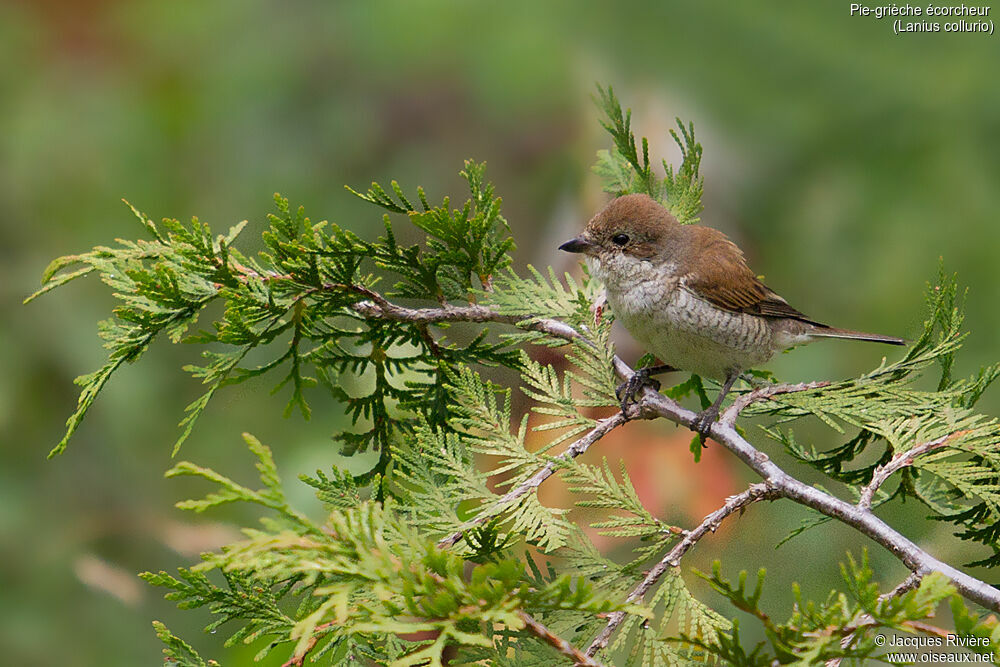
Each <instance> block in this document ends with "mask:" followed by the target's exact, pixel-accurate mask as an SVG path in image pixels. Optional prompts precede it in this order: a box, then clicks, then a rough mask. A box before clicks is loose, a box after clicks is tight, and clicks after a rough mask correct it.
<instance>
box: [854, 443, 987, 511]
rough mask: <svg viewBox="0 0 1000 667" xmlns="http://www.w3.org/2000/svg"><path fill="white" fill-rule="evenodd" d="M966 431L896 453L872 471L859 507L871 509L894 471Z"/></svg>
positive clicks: (862, 491)
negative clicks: (881, 488) (876, 495)
mask: <svg viewBox="0 0 1000 667" xmlns="http://www.w3.org/2000/svg"><path fill="white" fill-rule="evenodd" d="M966 433H968V431H955V432H954V433H949V434H948V435H944V436H941V437H940V438H937V439H935V440H929V441H927V442H922V443H920V444H919V445H915V446H913V447H912V448H910V449H908V450H906V451H905V452H900V453H899V454H896V455H895V456H893V457H892V458H891V459H890V460H889V461H888V462H887V463H886V464H885V465H880V466H879V467H877V468H875V472H874V473H872V479H871V481H870V482H868V485H867V486H865V488H863V489H861V497H860V498H859V499H858V507H859V508H860V509H864V510H867V509H870V508H871V506H872V499H873V498H874V497H875V492H876V491H878V489H879V487H880V486H882V485H883V484H884V483H885V481H886V480H887V479H889V477H890V476H891V475H892V474H893V473H894V472H896V471H897V470H902V469H903V468H905V467H907V466H910V465H913V460H914V459H916V458H917V457H918V456H923V455H924V454H926V453H927V452H932V451H934V450H935V449H940V448H941V447H944V446H945V445H947V444H948V443H949V442H951V441H952V440H954V439H955V438H957V437H959V436H962V435H965V434H966Z"/></svg>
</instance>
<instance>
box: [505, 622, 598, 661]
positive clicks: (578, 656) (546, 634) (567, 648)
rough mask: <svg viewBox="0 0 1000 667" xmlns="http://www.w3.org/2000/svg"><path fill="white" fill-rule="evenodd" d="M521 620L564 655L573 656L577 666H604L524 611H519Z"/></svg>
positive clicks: (534, 633) (537, 635)
mask: <svg viewBox="0 0 1000 667" xmlns="http://www.w3.org/2000/svg"><path fill="white" fill-rule="evenodd" d="M518 615H519V616H520V617H521V620H522V621H524V627H525V628H526V629H527V630H529V631H530V632H531V633H532V634H533V635H535V636H536V637H538V638H539V639H542V640H543V641H544V642H545V643H547V644H548V645H549V646H552V647H553V648H555V649H556V650H557V651H559V652H560V653H562V654H563V655H565V656H567V657H569V658H573V660H575V661H576V665H577V667H579V666H581V665H582V666H583V667H604V663H601V662H598V661H597V660H594V658H592V657H591V656H589V655H585V654H584V653H582V652H581V651H580V650H579V649H578V648H576V647H575V646H573V645H572V644H570V643H569V642H568V641H566V640H565V639H563V638H562V637H560V636H559V635H557V634H555V633H553V632H552V631H551V630H549V629H548V628H547V627H545V626H544V625H542V624H541V623H539V622H538V621H536V620H535V619H534V618H532V617H531V616H529V615H528V614H526V613H524V612H523V611H521V612H518Z"/></svg>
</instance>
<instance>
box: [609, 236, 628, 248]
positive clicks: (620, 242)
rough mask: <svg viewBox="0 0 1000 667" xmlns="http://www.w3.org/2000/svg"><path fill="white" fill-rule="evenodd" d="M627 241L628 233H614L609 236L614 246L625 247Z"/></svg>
mask: <svg viewBox="0 0 1000 667" xmlns="http://www.w3.org/2000/svg"><path fill="white" fill-rule="evenodd" d="M628 241H629V239H628V234H615V235H614V236H612V237H611V242H612V243H614V244H615V245H616V246H621V247H625V246H626V245H628Z"/></svg>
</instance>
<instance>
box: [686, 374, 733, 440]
mask: <svg viewBox="0 0 1000 667" xmlns="http://www.w3.org/2000/svg"><path fill="white" fill-rule="evenodd" d="M739 377H740V373H739V371H729V373H728V374H727V375H726V381H725V382H724V383H723V384H722V389H720V390H719V395H718V396H717V397H716V399H715V402H714V403H712V405H710V406H709V407H707V408H705V409H704V410H702V411H701V412H699V413H698V415H697V416H696V417H695V418H694V421H693V422H691V430H692V431H697V432H698V438H699V439H700V440H701V444H702V446H704V445H705V437H706V436H708V431H709V429H711V428H712V423H713V422H714V421H715V420H716V419H718V418H719V409H720V408H721V407H722V401H723V399H724V398H725V397H726V394H728V393H729V390H730V389H732V388H733V384H734V383H735V382H736V380H738V379H739Z"/></svg>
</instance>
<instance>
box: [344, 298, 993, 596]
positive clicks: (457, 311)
mask: <svg viewBox="0 0 1000 667" xmlns="http://www.w3.org/2000/svg"><path fill="white" fill-rule="evenodd" d="M390 305H391V307H388V306H386V305H378V304H375V303H371V302H370V305H365V302H361V303H359V304H356V305H355V309H356V310H357V311H358V312H359V313H360V314H363V315H365V316H367V317H375V318H384V319H392V320H397V321H407V322H438V321H449V322H453V321H459V320H463V319H466V320H468V321H474V322H488V321H489V322H504V323H514V322H515V321H516V320H518V318H515V317H511V316H509V315H503V314H500V313H498V312H496V311H494V310H492V309H491V308H488V307H485V306H480V305H469V306H461V307H458V306H447V305H446V306H442V307H441V308H404V307H401V306H396V305H394V304H390ZM517 323H519V324H520V326H522V327H524V328H528V329H532V330H535V331H542V332H545V333H547V334H549V335H552V336H557V337H561V338H565V339H566V340H587V339H586V338H585V337H584V336H583V335H582V334H580V332H579V331H577V330H576V329H574V328H573V327H572V326H570V325H568V324H566V323H564V322H560V321H558V320H550V319H543V318H536V319H530V320H523V319H522V320H519V321H518V322H517ZM614 365H615V372H616V373H617V374H618V375H619V377H623V378H625V377H630V376H631V374H632V372H633V371H632V369H631V367H629V365H628V364H626V363H625V362H624V361H622V360H621V359H620V358H619V357H617V356H616V357H614ZM793 387H794V386H793ZM808 388H809V387H802V388H801V389H797V388H796V389H795V390H805V389H808ZM752 393H753V392H751V394H752ZM771 395H774V394H773V393H772V394H771ZM763 397H767V396H765V395H764V394H763V393H762V394H758V395H757V397H755V399H754V400H760V399H761V398H763ZM750 402H751V401H748V402H746V403H745V404H743V405H742V406H741V408H740V409H742V408H743V407H746V406H747V405H749V404H750ZM730 409H732V407H730ZM634 414H635V415H637V416H639V417H641V418H644V419H653V418H657V417H662V418H664V419H667V420H669V421H672V422H674V423H676V424H679V425H681V426H685V427H688V428H692V427H693V424H694V421H695V418H696V417H697V415H696V414H695V413H694V412H693V411H691V410H688V409H686V408H684V407H682V406H681V405H680V404H679V403H677V402H676V401H674V400H672V399H670V398H667V397H666V396H664V395H663V394H660V393H659V392H657V391H654V390H653V389H651V388H648V387H647V388H646V389H645V390H644V391H643V393H642V395H641V399H640V401H639V403H638V408H637V410H636V412H635V413H634ZM726 414H727V416H728V415H729V414H731V413H730V412H729V410H727V412H726ZM709 435H710V436H711V437H712V438H713V439H714V440H715V441H716V442H718V443H719V444H721V445H722V446H724V447H725V448H726V449H728V450H729V451H731V452H732V453H733V454H735V455H736V456H737V457H738V458H739V459H740V460H741V461H743V462H744V463H745V464H746V465H747V466H749V467H750V468H751V469H752V470H753V471H754V472H756V473H757V474H758V475H760V476H761V477H762V478H763V479H764V482H765V483H766V484H767V485H768V488H769V490H770V493H771V494H773V497H775V498H779V497H780V498H787V499H789V500H792V501H794V502H796V503H799V504H800V505H805V506H806V507H810V508H812V509H814V510H816V511H818V512H820V513H821V514H823V515H825V516H828V517H831V518H833V519H837V520H838V521H840V522H842V523H845V524H847V525H849V526H851V527H853V528H855V529H856V530H858V531H859V532H861V533H862V534H864V535H866V536H868V537H869V538H871V539H872V540H874V541H875V542H877V543H878V544H880V545H882V546H883V547H885V548H886V549H888V550H889V551H890V552H891V553H892V554H894V555H895V556H896V557H897V558H899V559H900V560H901V561H902V562H903V564H904V565H906V567H907V568H909V569H910V570H911V571H912V572H914V573H916V574H919V575H923V574H927V573H929V572H933V571H938V572H941V573H942V574H944V575H945V576H947V577H948V578H949V579H951V581H952V583H953V584H954V586H955V587H956V589H957V590H958V592H959V593H961V594H962V595H963V596H964V597H966V598H967V599H969V600H971V601H973V602H976V603H977V604H980V605H982V606H984V607H987V608H989V609H992V610H993V611H1000V590H997V589H996V588H994V587H993V586H990V585H989V584H987V583H986V582H983V581H981V580H979V579H976V578H975V577H972V576H970V575H968V574H966V573H964V572H961V571H959V570H958V569H956V568H955V567H953V566H951V565H948V564H947V563H944V562H942V561H940V560H938V559H937V558H934V557H933V556H932V555H931V554H929V553H927V552H926V551H924V550H923V549H921V548H920V547H918V546H917V545H916V544H914V543H913V542H912V541H911V540H909V539H908V538H906V537H905V536H904V535H902V534H901V533H899V532H898V531H897V530H895V529H894V528H892V527H891V526H889V525H888V524H886V523H885V522H884V521H882V520H881V519H880V518H878V517H877V516H875V515H874V514H873V513H872V512H871V511H870V510H869V509H866V508H863V507H857V506H855V505H852V504H850V503H847V502H845V501H843V500H841V499H839V498H836V497H835V496H832V495H830V494H828V493H826V492H824V491H821V490H819V489H817V488H815V487H813V486H810V485H808V484H806V483H804V482H801V481H799V480H798V479H796V478H794V477H792V476H791V475H789V474H788V473H786V472H785V471H784V470H783V469H782V468H781V467H779V466H778V465H777V464H775V463H774V462H772V461H771V459H770V457H769V456H768V455H767V454H765V453H764V452H762V451H760V450H759V449H757V448H756V447H754V446H753V445H751V444H750V443H749V442H748V441H747V440H746V439H745V438H743V436H742V435H740V434H739V432H738V431H737V430H736V429H735V427H734V425H733V424H732V423H729V422H728V421H724V420H720V421H717V422H715V423H714V424H712V426H711V429H710V431H709ZM588 446H589V445H588ZM900 467H902V466H900ZM540 472H541V471H540ZM549 474H551V473H549ZM549 474H546V475H545V477H544V478H543V479H542V480H540V481H539V482H538V483H539V484H540V483H541V481H543V480H544V479H545V478H547V477H548V476H549ZM448 539H450V538H448ZM455 542H457V539H456V540H455ZM455 542H451V544H454V543H455Z"/></svg>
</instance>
